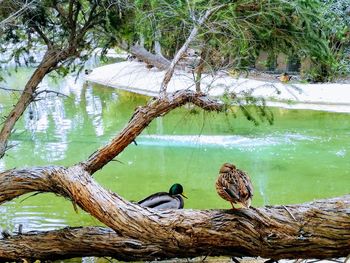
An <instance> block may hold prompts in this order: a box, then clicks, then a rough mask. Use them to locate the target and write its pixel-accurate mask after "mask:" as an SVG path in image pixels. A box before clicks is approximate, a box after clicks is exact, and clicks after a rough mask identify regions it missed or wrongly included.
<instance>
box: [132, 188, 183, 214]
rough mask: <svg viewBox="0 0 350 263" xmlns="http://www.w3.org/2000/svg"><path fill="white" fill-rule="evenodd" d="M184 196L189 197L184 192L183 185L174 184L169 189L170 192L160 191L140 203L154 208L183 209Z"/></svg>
mask: <svg viewBox="0 0 350 263" xmlns="http://www.w3.org/2000/svg"><path fill="white" fill-rule="evenodd" d="M182 197H185V198H187V197H186V196H185V194H184V193H183V187H182V185H181V184H173V185H172V186H171V187H170V189H169V193H167V192H159V193H155V194H152V195H150V196H148V197H146V198H145V199H143V200H141V201H139V202H138V204H139V205H141V206H143V207H148V208H154V209H181V208H183V207H184V200H183V198H182Z"/></svg>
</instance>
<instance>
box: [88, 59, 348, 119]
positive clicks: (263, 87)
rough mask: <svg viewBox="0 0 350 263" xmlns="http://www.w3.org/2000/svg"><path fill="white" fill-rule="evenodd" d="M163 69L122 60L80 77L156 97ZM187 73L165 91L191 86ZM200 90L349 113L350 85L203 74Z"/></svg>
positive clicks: (278, 104)
mask: <svg viewBox="0 0 350 263" xmlns="http://www.w3.org/2000/svg"><path fill="white" fill-rule="evenodd" d="M164 74H165V71H161V70H158V69H156V68H151V69H148V68H146V64H144V63H141V62H136V61H124V62H119V63H115V64H110V65H106V66H102V67H98V68H95V69H94V70H93V71H92V72H91V73H90V74H89V75H86V76H85V77H84V79H85V80H86V81H91V82H93V83H98V84H101V85H105V86H110V87H113V88H118V89H122V90H127V91H130V92H134V93H138V94H143V95H147V96H154V97H156V96H158V93H159V87H160V84H161V82H162V80H163V76H164ZM194 86H195V83H194V80H193V76H192V74H191V73H188V72H184V71H175V73H174V76H173V78H172V79H171V81H170V83H169V85H168V92H170V93H171V92H175V91H176V90H179V89H194ZM202 90H203V91H204V92H207V93H208V94H209V95H210V96H221V95H222V94H224V93H225V92H235V93H238V94H239V93H242V92H247V91H248V92H250V93H251V95H253V96H255V97H262V98H264V99H265V100H266V102H267V105H269V106H273V107H283V108H290V109H311V110H321V111H331V112H345V113H350V84H339V83H322V84H300V83H288V84H284V83H281V82H277V81H267V80H256V79H247V78H241V77H240V78H235V77H231V76H229V75H227V74H219V75H218V76H215V77H212V76H210V75H203V78H202Z"/></svg>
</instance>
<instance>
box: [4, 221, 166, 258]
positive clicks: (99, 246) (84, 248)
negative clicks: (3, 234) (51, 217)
mask: <svg viewBox="0 0 350 263" xmlns="http://www.w3.org/2000/svg"><path fill="white" fill-rule="evenodd" d="M77 244H79V245H77ZM155 254H161V250H160V248H159V247H158V246H157V245H153V244H152V243H144V242H142V241H139V240H135V239H131V238H127V237H122V236H120V235H118V234H117V233H116V232H115V231H113V230H111V229H109V228H102V227H84V228H82V227H80V228H65V229H62V230H56V231H48V232H29V233H25V234H22V235H14V236H11V237H8V238H3V239H0V260H1V261H2V262H3V261H15V260H16V261H17V260H20V259H26V260H27V261H35V260H36V259H41V260H58V259H69V258H74V257H88V256H95V257H113V258H116V259H118V260H123V261H135V260H138V259H140V258H141V255H142V258H143V259H144V260H152V259H154V258H155V256H154V255H155Z"/></svg>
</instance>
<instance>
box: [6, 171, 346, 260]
mask: <svg viewBox="0 0 350 263" xmlns="http://www.w3.org/2000/svg"><path fill="white" fill-rule="evenodd" d="M0 182H2V183H1V184H0V193H1V195H0V203H3V202H5V201H9V200H11V199H13V198H15V197H17V196H19V195H21V194H24V193H27V192H31V191H41V192H54V193H56V194H58V195H61V196H64V197H69V198H71V199H72V200H74V201H75V202H76V204H78V205H79V206H80V207H81V208H82V209H84V210H85V211H87V212H89V213H90V214H91V215H93V216H94V217H96V218H97V219H99V220H100V221H101V222H103V223H105V224H106V225H107V226H109V227H110V228H112V229H113V230H114V231H115V234H113V235H111V232H110V231H109V230H107V229H104V230H103V229H101V228H97V229H94V228H86V229H85V228H81V229H74V230H71V229H65V230H62V231H52V232H46V233H40V234H39V236H36V235H33V234H24V235H19V236H13V237H10V238H3V239H0V258H2V259H11V260H14V259H17V258H18V257H25V258H31V259H34V258H40V259H47V258H66V257H73V256H85V255H95V256H100V255H102V254H103V253H104V255H109V256H113V257H116V258H119V259H123V260H127V259H128V260H135V259H164V258H169V257H179V256H181V257H194V256H200V255H207V254H208V253H210V255H212V256H215V255H231V256H252V257H255V256H261V257H265V258H274V259H280V258H331V257H342V256H347V255H348V254H349V252H350V231H349V229H350V195H346V196H343V197H339V198H333V199H329V200H320V201H316V202H313V203H308V204H302V205H290V206H271V207H263V208H251V209H241V210H189V209H185V210H165V211H156V210H151V209H144V208H142V207H140V206H138V205H136V204H133V203H129V202H127V201H125V200H124V199H122V198H121V197H119V196H118V195H116V194H114V193H111V192H109V191H107V190H105V189H103V188H102V187H101V186H99V185H98V184H97V183H96V182H95V181H94V180H93V179H92V178H91V176H90V175H89V174H88V173H86V172H85V171H84V170H83V169H81V167H79V166H76V167H71V168H64V167H42V168H36V169H25V170H11V171H7V172H5V173H2V174H0ZM213 191H214V187H213ZM112 240H113V242H111V241H112ZM114 241H115V243H114ZM74 244H75V246H74ZM77 244H79V245H77ZM23 247H25V248H26V249H25V250H23ZM48 251H50V252H51V253H50V254H48ZM87 251H88V252H87ZM103 251H105V252H103ZM119 253H120V254H119Z"/></svg>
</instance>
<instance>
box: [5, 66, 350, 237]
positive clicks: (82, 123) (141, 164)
mask: <svg viewBox="0 0 350 263" xmlns="http://www.w3.org/2000/svg"><path fill="white" fill-rule="evenodd" d="M29 74H30V70H24V69H20V70H19V71H18V72H17V73H16V75H12V76H11V77H9V78H8V83H7V84H8V85H9V86H11V88H21V87H22V86H23V84H24V83H25V81H26V79H27V77H28V76H29ZM41 88H42V89H45V88H47V89H51V90H56V91H59V92H61V93H64V94H66V95H67V96H68V97H60V96H56V95H54V94H47V95H46V96H47V98H45V96H43V99H42V100H39V101H37V102H35V103H33V104H32V105H31V106H30V107H29V109H28V110H27V111H26V112H25V114H24V116H23V117H22V119H21V120H20V121H19V123H18V124H17V126H16V131H15V133H14V135H13V136H12V141H11V142H12V143H14V144H16V147H14V148H13V149H11V150H10V151H8V154H7V155H6V157H5V158H3V159H2V160H0V171H3V170H5V169H11V168H14V167H16V168H22V167H30V166H38V165H48V164H58V165H66V166H69V165H72V164H75V163H77V162H79V161H82V160H85V159H86V158H87V157H88V156H89V155H90V154H91V153H93V152H94V151H95V150H96V149H98V148H99V147H101V146H103V145H104V144H105V143H107V142H108V141H109V140H110V139H111V138H113V136H115V135H116V134H117V133H118V131H120V130H121V129H122V128H123V126H124V125H125V124H126V123H127V122H128V120H129V119H130V117H131V115H132V113H133V111H134V109H135V107H137V106H139V105H144V104H145V103H146V102H147V100H148V98H146V97H143V96H139V95H135V94H132V93H128V92H123V91H119V90H116V89H113V88H108V87H102V86H94V85H91V84H86V83H85V84H84V83H83V82H82V81H81V80H80V81H78V82H76V83H75V82H74V79H73V78H66V79H64V80H59V81H54V80H52V79H47V80H46V81H45V82H44V83H43V84H42V85H41ZM349 92H350V91H349ZM16 98H18V95H17V94H16V93H8V92H5V91H0V111H1V115H2V116H3V115H5V114H6V113H7V112H8V111H9V109H10V108H11V105H12V104H13V103H14V101H15V99H16ZM272 111H273V113H274V117H275V122H274V125H272V126H271V125H269V124H267V123H261V124H260V125H259V126H254V125H253V124H252V123H251V122H248V121H247V120H246V119H245V118H244V117H243V115H242V114H241V113H240V112H239V111H237V117H236V118H235V117H234V116H233V115H232V114H227V115H225V114H216V113H207V112H203V111H201V110H198V109H195V108H191V107H183V108H181V109H177V110H175V111H173V112H171V113H170V114H168V115H167V116H165V117H163V118H158V119H156V120H154V122H153V123H151V125H150V126H149V127H148V128H147V129H146V130H145V131H144V132H143V133H142V135H141V136H139V137H138V138H137V140H136V141H137V145H135V144H131V145H129V147H128V148H127V149H126V150H125V151H124V152H123V153H122V154H120V156H118V157H117V160H118V161H114V162H111V163H109V164H108V165H107V166H106V167H104V168H103V169H102V170H101V171H99V172H97V173H96V174H95V175H94V178H95V179H96V180H97V181H98V182H99V183H100V184H102V185H103V186H104V187H106V188H108V189H111V190H112V191H114V192H117V193H118V194H119V195H121V196H123V197H124V198H127V199H129V200H140V199H142V198H144V197H145V196H147V195H149V194H151V193H154V192H158V191H167V190H168V189H169V187H170V186H171V185H172V184H173V183H176V182H178V183H181V184H182V185H183V186H184V189H185V192H186V194H187V196H188V199H186V200H185V208H193V209H204V208H227V209H229V208H230V204H229V203H228V202H226V201H224V200H222V199H221V198H220V197H219V196H218V195H217V193H216V191H215V187H214V183H215V180H216V178H217V175H218V170H219V168H220V166H221V165H222V164H223V163H224V162H233V163H235V164H236V165H237V166H238V167H239V168H241V169H243V170H244V171H246V172H247V173H248V174H249V175H250V177H251V179H252V182H253V185H254V189H255V194H254V199H253V204H252V205H253V206H263V205H272V204H292V203H300V202H306V201H312V200H314V199H317V198H327V197H333V196H339V195H343V194H347V193H349V189H350V180H349V178H350V162H349V161H350V140H349V138H350V115H349V114H340V113H328V112H321V111H306V110H286V109H279V108H273V109H272ZM29 196H30V195H26V196H24V197H21V198H18V199H16V200H13V201H11V202H8V203H5V204H3V205H1V206H0V227H1V228H7V229H10V230H14V229H15V228H17V227H18V225H19V224H22V225H23V231H29V230H51V229H57V228H62V227H65V226H80V225H100V223H99V222H98V221H97V220H96V219H93V218H92V217H90V216H89V215H88V214H86V213H85V212H84V211H80V212H79V214H76V213H75V212H74V210H73V207H72V205H71V203H70V202H69V201H67V200H65V199H63V198H61V197H58V196H55V195H53V194H39V195H35V196H31V197H29Z"/></svg>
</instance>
